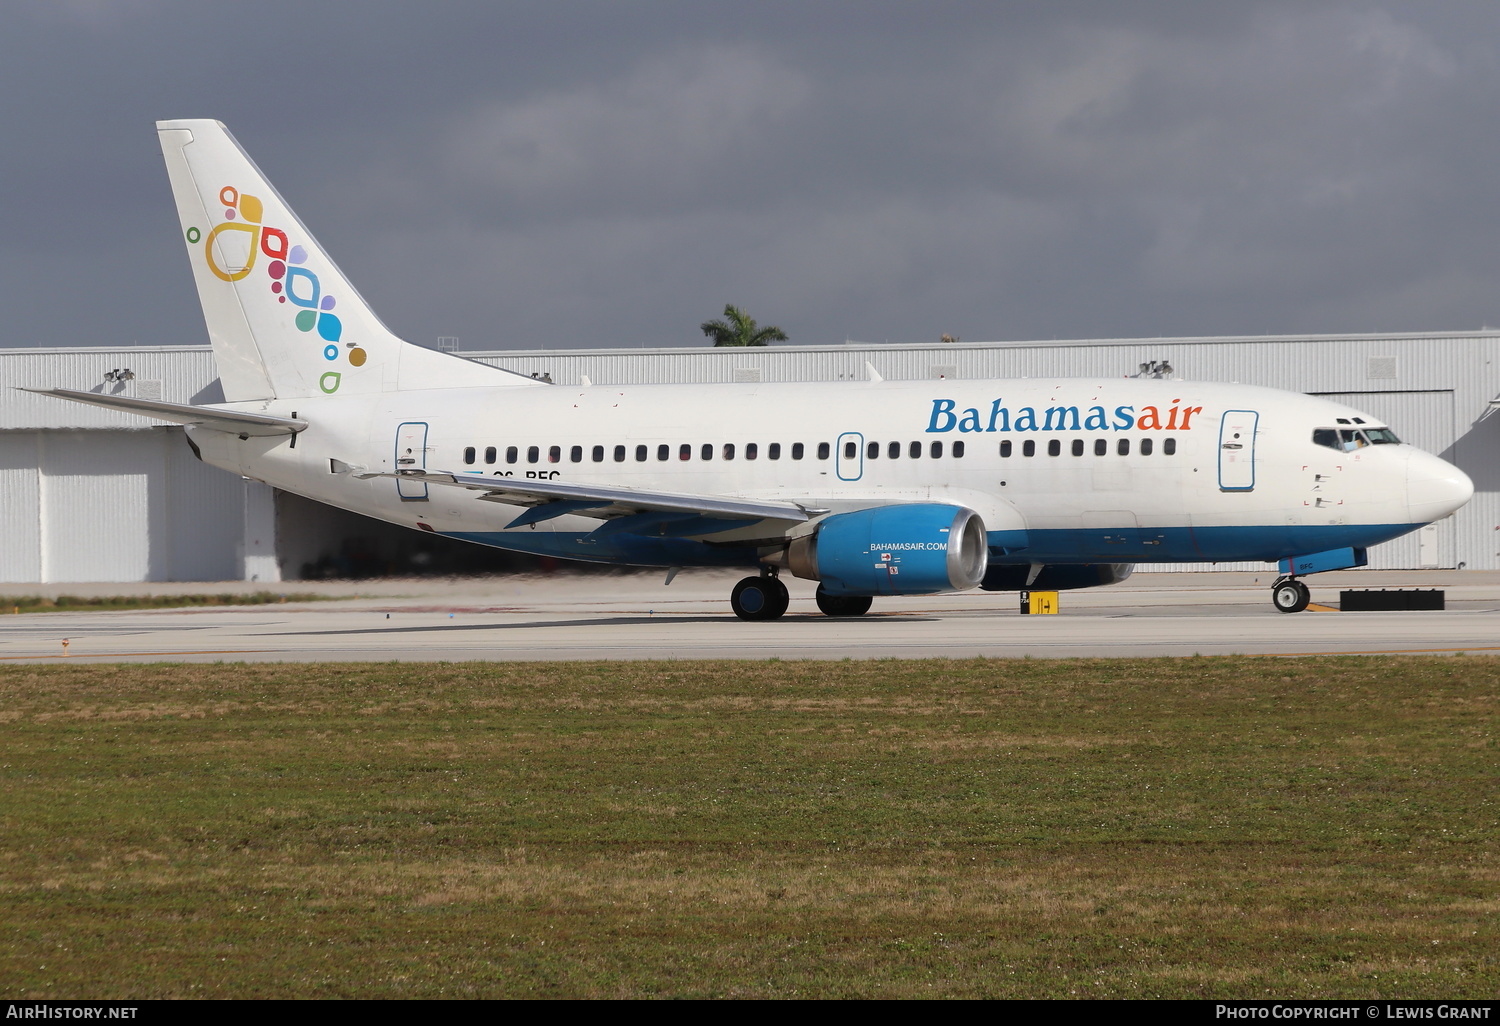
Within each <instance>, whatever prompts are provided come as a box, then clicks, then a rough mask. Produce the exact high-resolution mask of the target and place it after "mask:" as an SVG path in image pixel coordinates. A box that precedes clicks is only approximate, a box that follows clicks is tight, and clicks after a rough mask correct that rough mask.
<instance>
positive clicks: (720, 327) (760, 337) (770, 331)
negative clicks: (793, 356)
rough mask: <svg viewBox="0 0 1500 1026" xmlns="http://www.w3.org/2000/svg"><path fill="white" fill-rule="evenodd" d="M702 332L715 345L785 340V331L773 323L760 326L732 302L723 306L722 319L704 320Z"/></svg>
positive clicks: (755, 343)
mask: <svg viewBox="0 0 1500 1026" xmlns="http://www.w3.org/2000/svg"><path fill="white" fill-rule="evenodd" d="M699 327H700V328H702V329H703V334H705V335H707V336H708V337H709V338H711V339H713V340H714V345H716V346H763V345H765V344H766V343H768V342H785V341H786V332H784V331H782V330H781V329H780V328H778V327H776V326H775V325H774V324H771V325H767V326H766V327H764V328H762V327H761V326H760V325H758V324H756V323H755V318H754V317H751V316H750V315H749V314H747V313H745V311H743V310H741V309H740V308H739V307H737V306H734V305H733V304H726V305H725V307H724V319H723V320H722V321H721V320H712V321H704V322H703V323H702V324H701V325H699Z"/></svg>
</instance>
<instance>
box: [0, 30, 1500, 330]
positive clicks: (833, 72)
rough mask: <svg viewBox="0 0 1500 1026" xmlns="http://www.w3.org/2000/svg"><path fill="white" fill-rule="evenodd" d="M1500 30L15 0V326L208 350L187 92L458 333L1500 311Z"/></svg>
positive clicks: (4, 69)
mask: <svg viewBox="0 0 1500 1026" xmlns="http://www.w3.org/2000/svg"><path fill="white" fill-rule="evenodd" d="M1101 9H1103V10H1102V12H1101ZM1497 43H1500V5H1496V4H1495V3H1494V0H1452V2H1448V0H1422V2H1411V3H1395V2H1385V3H1358V2H1350V3H1333V2H1327V3H1319V2H1313V0H1301V2H1276V0H1238V2H1237V3H1234V4H1206V3H1203V2H1202V0H1175V2H1174V0H1163V2H1158V3H1129V2H1120V3H1114V4H1109V5H1104V4H1097V3H1070V2H1066V0H1051V2H1037V3H1006V2H993V0H992V2H988V3H941V2H932V0H924V2H922V3H903V4H897V3H878V2H869V0H860V2H853V3H833V2H829V3H820V2H816V0H790V2H757V3H703V2H701V0H694V2H685V3H671V2H662V3H648V2H630V3H626V2H621V0H613V2H604V3H583V2H576V3H575V2H566V0H549V2H538V3H522V2H515V3H498V2H458V0H455V2H441V0H426V2H423V3H420V4H418V3H393V2H384V3H383V2H371V0H361V2H359V3H317V2H308V0H299V2H280V0H274V2H268V0H259V2H257V3H253V4H205V3H201V2H191V3H180V2H171V0H160V2H158V0H18V2H11V3H7V4H5V5H4V7H3V8H0V125H3V129H4V144H3V146H0V185H3V190H4V191H3V196H4V198H3V200H0V229H3V230H0V302H3V304H4V311H5V315H6V317H5V320H6V331H5V333H4V335H3V336H0V346H25V345H46V346H67V345H113V344H120V345H129V344H132V343H141V344H149V343H197V342H201V341H203V340H204V333H203V327H202V321H201V318H200V316H199V313H198V307H197V301H196V298H195V296H194V293H193V290H192V281H191V276H190V273H189V270H188V266H187V259H186V257H185V255H184V253H183V251H182V247H181V244H180V242H179V239H178V236H177V231H176V222H175V217H174V214H173V212H172V209H171V196H170V193H169V191H168V188H167V182H166V174H165V171H164V170H163V168H162V164H161V158H160V154H159V153H158V151H157V146H156V137H155V132H154V131H153V127H152V123H153V122H154V121H155V120H157V119H158V118H182V117H208V118H218V119H219V120H221V121H224V122H225V123H226V124H227V125H228V126H229V128H230V130H231V131H233V132H234V133H235V135H236V136H237V137H238V138H239V140H240V142H241V144H242V145H244V146H245V147H246V149H248V150H249V151H250V153H251V155H252V157H254V158H255V160H256V161H257V162H258V163H259V164H260V165H261V167H262V168H263V169H264V170H265V171H266V172H267V174H269V175H270V176H271V178H272V179H273V181H274V182H275V183H276V185H277V187H278V189H279V190H280V191H281V193H282V194H283V195H284V196H286V198H287V199H288V200H289V201H290V202H291V203H292V205H293V206H294V207H295V208H296V209H297V211H298V213H299V214H300V215H301V217H302V219H303V220H304V221H305V222H306V223H307V224H308V226H309V227H310V228H311V229H312V230H313V231H314V232H316V233H317V234H318V236H319V238H320V240H321V241H322V242H323V243H324V244H325V245H326V246H327V247H328V249H329V250H330V251H331V253H332V255H333V256H334V258H335V259H336V260H337V261H338V262H339V263H340V264H341V265H342V266H343V267H344V269H345V271H346V272H348V274H349V276H350V277H351V279H352V280H353V281H354V282H355V284H356V285H357V286H358V287H359V288H360V290H361V291H362V292H363V293H364V294H365V296H366V298H367V299H369V300H370V301H371V303H372V304H373V305H374V306H375V308H376V309H377V310H378V311H379V312H380V313H381V315H382V316H383V317H384V318H385V319H386V320H387V322H388V323H390V325H391V326H392V327H393V328H394V329H395V330H396V331H397V332H398V333H400V334H402V335H405V336H406V337H408V338H412V339H415V340H417V341H421V342H425V343H427V344H432V342H433V340H434V339H435V337H436V336H439V335H457V336H459V337H460V338H461V339H462V345H463V347H464V348H466V349H481V348H537V347H542V346H546V347H549V348H551V347H578V346H637V345H705V344H706V341H705V340H704V339H703V337H702V336H701V334H699V333H698V331H697V324H698V323H699V322H700V321H702V320H704V319H705V318H707V317H711V316H716V315H717V314H718V313H719V312H720V310H721V309H722V307H723V305H724V304H725V303H726V302H734V303H737V304H740V305H741V306H744V307H745V308H747V309H748V310H749V311H750V312H751V313H752V314H753V315H754V316H756V317H758V318H760V320H761V321H762V322H770V323H775V324H778V325H780V326H781V327H782V328H784V329H785V330H786V331H787V332H788V333H789V334H790V336H791V339H792V342H793V343H799V342H800V343H830V342H840V341H843V340H844V339H845V338H854V339H858V340H862V341H876V342H878V341H884V340H890V341H913V340H918V341H921V340H927V341H935V340H936V339H937V337H938V336H939V334H941V333H943V332H949V333H952V334H955V335H960V336H962V337H963V338H965V339H967V340H974V341H979V340H992V339H1031V338H1042V339H1046V338H1054V337H1056V338H1086V337H1116V336H1156V335H1190V334H1214V335H1217V334H1258V333H1269V332H1277V333H1280V332H1339V331H1410V330H1447V329H1473V328H1478V327H1480V326H1481V325H1484V324H1490V325H1500V296H1497V291H1500V290H1497V285H1500V252H1497V241H1496V235H1497V231H1496V229H1497V227H1500V202H1497V200H1496V194H1497V191H1500V185H1497V183H1496V178H1497V169H1500V159H1497V158H1500V142H1497V130H1496V128H1497V121H1496V117H1495V108H1496V106H1497V100H1500V57H1497Z"/></svg>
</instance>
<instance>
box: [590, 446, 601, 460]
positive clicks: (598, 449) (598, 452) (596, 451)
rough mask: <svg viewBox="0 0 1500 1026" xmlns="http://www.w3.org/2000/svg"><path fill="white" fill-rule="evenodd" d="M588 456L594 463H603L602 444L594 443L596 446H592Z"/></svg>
mask: <svg viewBox="0 0 1500 1026" xmlns="http://www.w3.org/2000/svg"><path fill="white" fill-rule="evenodd" d="M589 456H590V458H592V459H593V461H594V462H595V463H603V462H604V446H602V445H596V446H594V449H593V451H592V452H590V453H589Z"/></svg>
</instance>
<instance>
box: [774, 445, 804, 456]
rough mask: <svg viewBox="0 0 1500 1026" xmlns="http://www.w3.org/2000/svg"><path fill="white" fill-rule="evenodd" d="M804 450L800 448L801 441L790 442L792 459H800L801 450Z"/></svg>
mask: <svg viewBox="0 0 1500 1026" xmlns="http://www.w3.org/2000/svg"><path fill="white" fill-rule="evenodd" d="M805 451H806V450H804V449H803V448H802V443H801V442H793V443H792V459H794V460H800V459H801V458H802V454H803V452H805ZM771 458H772V459H773V460H774V459H775V458H776V457H775V456H772V457H771Z"/></svg>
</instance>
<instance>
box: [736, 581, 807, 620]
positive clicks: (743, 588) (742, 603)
mask: <svg viewBox="0 0 1500 1026" xmlns="http://www.w3.org/2000/svg"><path fill="white" fill-rule="evenodd" d="M791 601H792V597H791V595H789V594H787V590H786V585H784V584H782V583H781V582H780V581H778V580H777V579H776V578H775V577H774V576H773V575H771V574H762V575H761V576H760V577H746V578H745V579H744V580H743V581H741V582H740V583H739V584H736V585H735V586H734V590H733V591H731V592H730V593H729V607H730V608H731V609H733V610H734V615H735V616H737V617H739V618H740V619H741V620H774V619H776V618H777V617H779V616H781V615H782V614H783V613H785V612H786V607H787V606H788V605H789V604H790V603H791Z"/></svg>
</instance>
